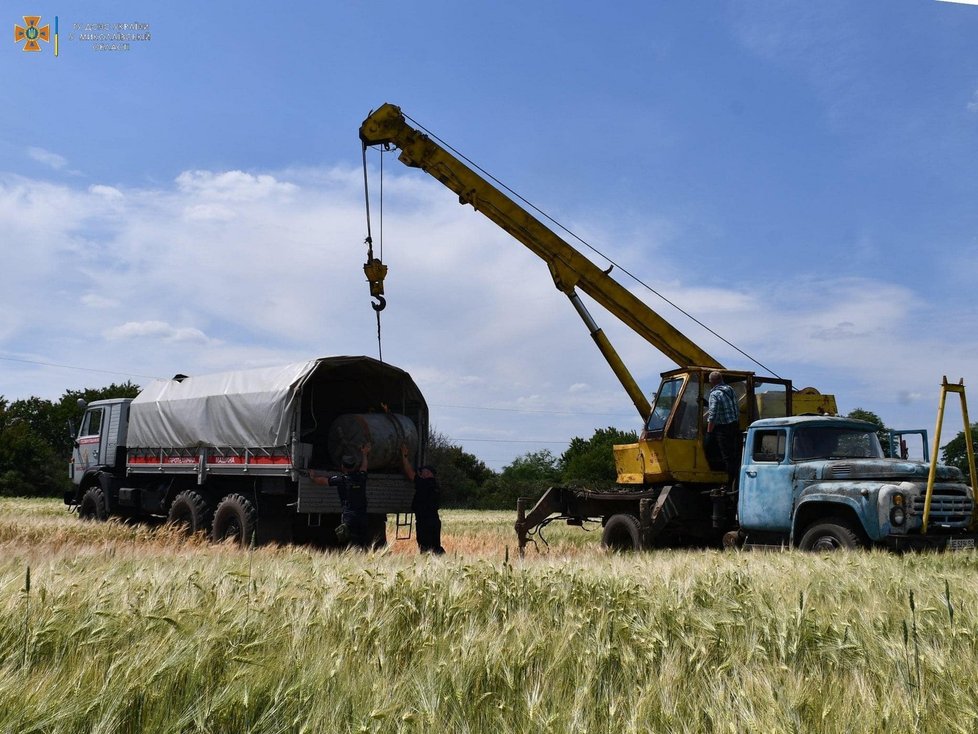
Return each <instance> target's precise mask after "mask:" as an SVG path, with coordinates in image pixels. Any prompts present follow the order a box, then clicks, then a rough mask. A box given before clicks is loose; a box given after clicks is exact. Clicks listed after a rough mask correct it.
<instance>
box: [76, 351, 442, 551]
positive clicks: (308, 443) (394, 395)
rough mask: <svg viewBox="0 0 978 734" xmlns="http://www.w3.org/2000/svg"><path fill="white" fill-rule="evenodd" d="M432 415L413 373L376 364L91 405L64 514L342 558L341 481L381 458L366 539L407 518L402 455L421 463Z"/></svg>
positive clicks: (305, 369)
mask: <svg viewBox="0 0 978 734" xmlns="http://www.w3.org/2000/svg"><path fill="white" fill-rule="evenodd" d="M427 421H428V408H427V405H426V403H425V400H424V397H423V396H422V394H421V391H420V390H419V389H418V387H417V385H416V384H415V383H414V380H413V379H412V378H411V376H410V375H409V374H408V373H407V372H404V371H403V370H401V369H399V368H397V367H394V366H392V365H389V364H385V363H383V362H379V361H377V360H374V359H371V358H370V357H355V356H354V357H322V358H318V359H313V360H309V361H306V362H299V363H295V364H289V365H283V366H277V367H266V368H259V369H249V370H237V371H232V372H222V373H218V374H211V375H200V376H194V377H187V376H185V375H177V376H175V377H174V378H172V379H169V380H156V381H154V382H152V383H150V384H148V385H147V386H146V387H145V388H143V389H142V390H141V391H140V393H139V394H138V395H137V396H136V397H135V398H117V399H109V400H98V401H93V402H92V403H91V404H89V405H87V406H86V408H85V413H84V415H83V416H82V421H81V424H80V426H79V429H78V432H77V434H76V437H75V441H74V444H75V445H74V449H73V453H72V459H71V465H70V469H69V473H70V476H71V480H72V489H70V490H69V491H67V492H66V493H65V497H64V501H65V504H66V505H69V506H72V507H77V508H78V511H79V514H80V515H81V517H82V518H87V519H91V520H105V519H107V518H108V517H110V516H115V517H122V518H137V519H150V518H159V519H166V520H169V521H170V522H171V523H174V524H175V525H177V526H179V527H181V528H183V529H184V530H185V531H186V532H187V533H198V532H199V533H207V534H210V536H211V537H212V538H213V539H214V540H215V541H223V540H227V539H233V540H235V541H237V542H239V543H242V544H247V543H251V542H253V541H254V542H257V543H263V542H267V541H276V542H280V543H289V542H308V543H312V544H315V545H321V546H330V545H337V544H338V542H339V541H338V538H337V536H336V532H335V531H336V529H337V527H338V526H339V525H340V512H341V507H340V498H339V493H338V491H337V489H336V488H333V487H330V486H321V485H319V484H317V483H316V482H315V481H313V479H312V478H311V477H310V475H309V470H310V469H318V470H320V471H322V472H323V474H325V475H327V476H329V475H330V474H333V475H336V474H338V473H339V472H340V467H341V463H342V462H343V458H344V457H345V456H352V457H354V458H355V459H356V461H358V462H359V460H360V459H359V457H358V456H357V452H359V451H360V449H361V447H362V446H363V445H364V444H366V443H369V444H371V452H370V466H369V469H370V479H369V481H368V482H367V488H366V492H367V508H368V511H369V515H368V525H369V531H370V533H371V536H372V539H373V541H374V543H375V544H378V545H379V544H382V543H383V542H385V528H386V515H387V514H388V513H409V512H411V500H412V498H413V496H414V486H413V484H412V483H410V482H409V481H408V480H407V478H406V477H405V476H404V474H403V473H402V470H401V466H402V463H401V447H402V445H404V446H407V447H408V448H409V451H411V452H412V454H413V456H414V457H415V458H416V460H418V461H419V463H420V461H421V458H422V457H423V454H424V449H425V437H426V436H427Z"/></svg>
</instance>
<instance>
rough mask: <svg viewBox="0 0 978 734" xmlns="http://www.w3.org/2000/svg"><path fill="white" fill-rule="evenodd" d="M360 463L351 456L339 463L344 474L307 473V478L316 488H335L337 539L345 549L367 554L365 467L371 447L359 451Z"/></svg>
mask: <svg viewBox="0 0 978 734" xmlns="http://www.w3.org/2000/svg"><path fill="white" fill-rule="evenodd" d="M360 457H361V458H360V462H359V466H358V465H357V459H356V457H355V456H353V455H352V454H346V455H344V456H343V458H342V459H341V460H340V466H341V468H342V469H343V473H342V474H339V475H335V476H331V477H324V476H322V475H321V474H320V475H318V476H317V475H316V474H315V473H314V472H312V471H310V472H309V478H310V479H312V480H313V481H314V482H315V483H316V484H328V485H330V486H335V487H336V490H337V492H338V493H339V495H340V511H341V515H340V522H341V524H340V526H339V527H338V528H336V537H337V539H338V540H339V541H340V543H343V544H345V545H348V546H351V547H355V548H361V549H363V550H367V549H368V548H369V547H370V541H371V538H370V529H369V524H368V522H367V465H368V462H369V457H370V444H369V443H366V444H364V445H363V446H361V447H360Z"/></svg>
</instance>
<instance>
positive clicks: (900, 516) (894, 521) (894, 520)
mask: <svg viewBox="0 0 978 734" xmlns="http://www.w3.org/2000/svg"><path fill="white" fill-rule="evenodd" d="M897 497H900V495H897ZM906 521H907V512H906V510H904V509H903V508H902V507H894V508H893V509H892V510H890V524H891V525H893V526H894V527H900V526H901V525H903V523H905V522H906Z"/></svg>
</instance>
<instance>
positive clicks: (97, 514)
mask: <svg viewBox="0 0 978 734" xmlns="http://www.w3.org/2000/svg"><path fill="white" fill-rule="evenodd" d="M78 516H79V517H80V518H81V519H82V520H99V521H101V520H108V518H109V511H108V509H107V508H106V506H105V493H104V492H103V491H102V488H101V487H89V488H88V489H87V490H85V494H84V495H82V499H81V504H80V505H78Z"/></svg>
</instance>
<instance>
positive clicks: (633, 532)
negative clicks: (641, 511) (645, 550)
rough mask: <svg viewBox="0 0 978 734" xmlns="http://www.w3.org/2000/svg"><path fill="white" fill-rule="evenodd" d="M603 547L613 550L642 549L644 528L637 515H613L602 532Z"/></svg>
mask: <svg viewBox="0 0 978 734" xmlns="http://www.w3.org/2000/svg"><path fill="white" fill-rule="evenodd" d="M601 547H603V548H607V549H608V550H613V551H637V550H641V549H642V530H641V525H639V522H638V518H637V517H635V515H626V514H621V515H612V516H611V517H610V518H608V522H607V523H605V526H604V532H603V533H601Z"/></svg>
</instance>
